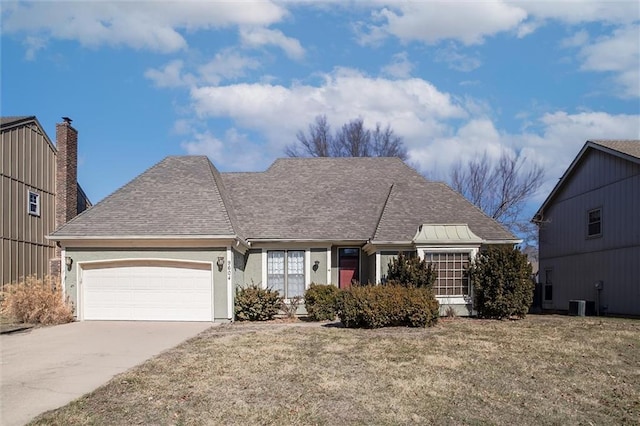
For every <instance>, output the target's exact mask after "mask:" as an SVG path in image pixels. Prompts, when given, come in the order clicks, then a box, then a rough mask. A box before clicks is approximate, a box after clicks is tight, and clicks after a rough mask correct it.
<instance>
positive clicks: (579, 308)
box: [569, 300, 587, 317]
mask: <svg viewBox="0 0 640 426" xmlns="http://www.w3.org/2000/svg"><path fill="white" fill-rule="evenodd" d="M586 305H587V303H586V302H585V301H584V300H569V315H571V316H574V317H583V316H584V315H585V310H586Z"/></svg>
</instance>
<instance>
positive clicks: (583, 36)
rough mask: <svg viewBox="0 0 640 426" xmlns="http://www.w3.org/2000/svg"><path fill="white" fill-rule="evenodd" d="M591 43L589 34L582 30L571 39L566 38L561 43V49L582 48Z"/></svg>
mask: <svg viewBox="0 0 640 426" xmlns="http://www.w3.org/2000/svg"><path fill="white" fill-rule="evenodd" d="M588 41H589V33H588V32H587V31H586V30H580V31H578V32H576V33H575V34H573V35H572V36H571V37H567V38H564V39H562V40H561V41H560V47H565V48H571V47H582V46H584V45H585V44H587V42H588Z"/></svg>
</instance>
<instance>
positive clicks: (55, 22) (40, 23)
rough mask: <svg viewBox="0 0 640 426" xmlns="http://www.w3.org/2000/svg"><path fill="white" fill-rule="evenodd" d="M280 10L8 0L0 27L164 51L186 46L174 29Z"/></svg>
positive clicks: (268, 16)
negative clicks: (20, 0)
mask: <svg viewBox="0 0 640 426" xmlns="http://www.w3.org/2000/svg"><path fill="white" fill-rule="evenodd" d="M286 14H287V12H286V10H285V9H284V8H283V7H282V6H280V5H278V4H276V3H275V2H271V1H260V2H255V1H233V2H215V3H212V2H208V1H189V2H164V1H163V2H160V1H158V2H149V1H142V2H128V1H127V2H124V1H123V2H102V1H100V2H69V3H64V4H62V5H61V4H59V3H58V2H31V3H17V2H16V3H11V2H9V3H6V4H5V3H3V10H2V33H3V34H12V33H22V32H24V33H29V34H37V36H38V37H40V38H42V39H43V40H46V39H48V38H55V39H62V40H76V41H78V42H79V43H81V44H82V45H84V46H92V47H96V46H102V45H109V46H128V47H131V48H135V49H149V50H153V51H158V52H164V53H167V52H175V51H178V50H180V49H184V48H185V47H187V42H186V40H185V38H184V37H183V36H182V34H180V32H179V31H188V32H194V31H198V30H204V29H211V28H223V27H228V26H233V25H270V24H273V23H275V22H279V21H280V20H281V19H282V18H283V17H284V16H285V15H286Z"/></svg>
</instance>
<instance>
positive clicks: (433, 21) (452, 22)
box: [359, 1, 527, 45]
mask: <svg viewBox="0 0 640 426" xmlns="http://www.w3.org/2000/svg"><path fill="white" fill-rule="evenodd" d="M380 3H383V4H388V5H389V6H388V7H383V8H382V9H380V10H378V11H375V12H374V13H373V15H372V17H373V19H374V21H378V22H382V23H381V24H370V25H368V26H367V29H366V31H363V32H361V33H360V35H359V37H360V40H361V41H362V42H367V43H368V42H374V41H378V40H379V39H381V38H383V37H385V36H388V35H392V36H395V37H397V38H399V39H401V40H403V41H421V42H425V43H428V44H435V43H437V42H439V41H442V40H447V39H449V40H457V41H459V42H461V43H463V44H465V45H471V44H479V43H482V42H483V41H484V39H485V38H486V37H488V36H491V35H494V34H497V33H499V32H502V31H510V30H515V29H516V28H517V27H518V26H519V25H520V24H521V23H522V22H523V21H524V20H525V19H526V18H527V12H526V11H525V10H523V9H521V8H519V7H515V6H513V5H512V4H509V3H506V2H502V1H495V2H430V1H429V2H403V3H391V2H380Z"/></svg>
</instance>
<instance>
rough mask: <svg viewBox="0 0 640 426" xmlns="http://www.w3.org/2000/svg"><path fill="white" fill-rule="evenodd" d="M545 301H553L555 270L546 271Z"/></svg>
mask: <svg viewBox="0 0 640 426" xmlns="http://www.w3.org/2000/svg"><path fill="white" fill-rule="evenodd" d="M544 300H553V270H552V269H546V270H545V271H544Z"/></svg>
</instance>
